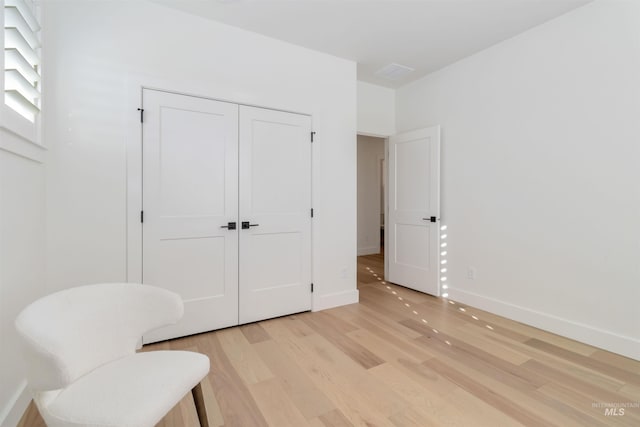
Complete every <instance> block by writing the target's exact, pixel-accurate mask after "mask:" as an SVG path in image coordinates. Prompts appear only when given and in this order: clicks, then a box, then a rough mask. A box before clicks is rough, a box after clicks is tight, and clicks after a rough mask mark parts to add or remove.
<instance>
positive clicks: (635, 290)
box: [397, 1, 640, 359]
mask: <svg viewBox="0 0 640 427" xmlns="http://www.w3.org/2000/svg"><path fill="white" fill-rule="evenodd" d="M638 28H640V4H639V3H638V2H635V3H634V2H608V1H597V2H594V3H591V4H588V5H586V6H584V7H582V8H579V9H577V10H575V11H573V12H570V13H568V14H566V15H564V16H561V17H559V18H557V19H555V20H553V21H550V22H548V23H546V24H544V25H541V26H539V27H537V28H534V29H532V30H530V31H528V32H526V33H523V34H521V35H519V36H517V37H514V38H512V39H510V40H508V41H505V42H503V43H501V44H498V45H496V46H494V47H492V48H490V49H487V50H485V51H483V52H481V53H478V54H476V55H474V56H472V57H469V58H467V59H464V60H462V61H460V62H458V63H456V64H454V65H452V66H449V67H447V68H445V69H443V70H441V71H439V72H436V73H434V74H432V75H430V76H427V77H426V78H424V79H421V80H419V81H416V82H414V83H412V84H410V85H407V86H405V87H402V88H401V89H399V90H398V94H397V123H398V129H399V130H400V131H405V130H409V129H414V128H419V127H424V126H430V125H435V124H440V125H442V147H443V156H442V175H443V176H442V183H443V192H442V195H443V200H442V202H443V204H442V206H443V208H442V217H443V220H444V222H445V223H446V224H447V225H448V226H449V230H448V234H449V238H450V240H449V265H450V267H451V268H450V274H449V279H450V284H451V286H452V289H451V290H450V292H449V293H450V295H451V297H452V298H453V299H454V300H459V301H462V302H465V303H468V304H471V305H475V306H477V307H480V308H485V309H487V310H489V311H493V312H497V313H499V314H503V315H507V316H508V317H512V318H514V319H516V320H520V321H523V322H525V323H529V324H532V325H535V326H538V327H541V328H543V329H548V330H550V331H553V332H556V333H558V334H561V335H565V336H569V337H572V338H575V339H578V340H580V341H583V342H587V343H591V344H593V345H596V346H599V347H603V348H606V349H609V350H612V351H615V352H618V353H621V354H625V355H627V356H631V357H634V358H636V359H638V358H640V328H638V326H639V325H640V311H639V310H638V307H639V306H640V263H639V262H638V260H640V243H639V242H640V221H639V219H640V166H639V165H640V143H639V141H640V120H638V117H640V79H639V77H638V76H640V36H639V33H638ZM468 267H474V268H475V269H476V279H475V280H470V279H468V278H467V268H468Z"/></svg>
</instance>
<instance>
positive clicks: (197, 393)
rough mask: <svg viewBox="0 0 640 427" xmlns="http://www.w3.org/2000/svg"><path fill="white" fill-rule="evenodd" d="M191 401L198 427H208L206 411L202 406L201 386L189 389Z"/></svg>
mask: <svg viewBox="0 0 640 427" xmlns="http://www.w3.org/2000/svg"><path fill="white" fill-rule="evenodd" d="M191 394H192V395H193V401H194V403H195V404H196V412H197V413H198V421H200V427H209V419H208V418H207V409H206V408H205V406H204V396H203V394H202V384H200V383H198V385H196V386H195V387H194V388H192V389H191Z"/></svg>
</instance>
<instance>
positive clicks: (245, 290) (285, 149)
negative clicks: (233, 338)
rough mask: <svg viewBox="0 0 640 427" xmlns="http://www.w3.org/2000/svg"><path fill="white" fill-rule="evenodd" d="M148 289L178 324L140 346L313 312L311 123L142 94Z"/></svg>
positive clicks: (153, 334)
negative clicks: (170, 304) (176, 306)
mask: <svg viewBox="0 0 640 427" xmlns="http://www.w3.org/2000/svg"><path fill="white" fill-rule="evenodd" d="M143 105H144V123H143V138H142V141H143V147H142V150H143V215H144V216H143V218H144V220H143V227H142V228H143V282H144V283H145V284H149V285H155V286H159V287H162V288H166V289H169V290H171V291H174V292H177V293H178V294H180V295H181V296H182V298H183V300H184V306H185V313H184V317H183V318H182V320H181V321H180V322H179V323H178V324H176V325H172V326H169V327H165V328H162V329H159V330H157V331H154V332H151V333H149V334H147V335H145V337H144V342H145V343H149V342H154V341H160V340H164V339H169V338H174V337H179V336H185V335H191V334H195V333H200V332H205V331H210V330H214V329H219V328H224V327H228V326H233V325H238V324H243V323H249V322H254V321H257V320H262V319H267V318H271V317H277V316H282V315H285V314H291V313H297V312H301V311H306V310H309V309H310V308H311V215H310V209H311V144H310V140H309V136H310V132H311V118H310V117H309V116H305V115H300V114H293V113H285V112H281V111H274V110H269V109H263V108H255V107H248V106H242V105H237V104H233V103H228V102H220V101H214V100H210V99H205V98H198V97H192V96H185V95H178V94H174V93H168V92H162V91H155V90H147V89H145V90H144V91H143Z"/></svg>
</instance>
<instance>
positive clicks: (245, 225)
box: [242, 221, 260, 230]
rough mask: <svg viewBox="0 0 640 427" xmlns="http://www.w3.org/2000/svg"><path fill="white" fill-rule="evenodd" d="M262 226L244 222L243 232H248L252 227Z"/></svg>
mask: <svg viewBox="0 0 640 427" xmlns="http://www.w3.org/2000/svg"><path fill="white" fill-rule="evenodd" d="M259 225H260V224H249V221H242V229H243V230H248V229H249V228H251V227H257V226H259Z"/></svg>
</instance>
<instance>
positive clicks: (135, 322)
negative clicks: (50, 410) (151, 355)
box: [16, 283, 183, 391]
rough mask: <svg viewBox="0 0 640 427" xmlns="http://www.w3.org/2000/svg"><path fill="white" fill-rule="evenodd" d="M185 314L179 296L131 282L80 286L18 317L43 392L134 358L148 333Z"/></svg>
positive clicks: (33, 382) (31, 370)
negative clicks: (112, 364) (116, 361)
mask: <svg viewBox="0 0 640 427" xmlns="http://www.w3.org/2000/svg"><path fill="white" fill-rule="evenodd" d="M182 314H183V304H182V299H181V298H180V296H179V295H177V294H175V293H173V292H170V291H167V290H164V289H160V288H156V287H153V286H148V285H139V284H131V283H105V284H99V285H88V286H80V287H77V288H71V289H67V290H64V291H61V292H56V293H54V294H51V295H48V296H46V297H44V298H41V299H39V300H37V301H35V302H33V303H32V304H30V305H29V306H27V307H26V308H25V309H24V310H23V311H22V312H21V313H20V314H19V315H18V317H17V318H16V328H17V330H18V332H19V334H20V335H21V336H22V338H23V341H24V342H25V351H26V353H25V356H26V357H25V362H26V364H27V379H28V381H29V385H30V386H31V387H32V388H33V389H34V390H37V391H45V390H56V389H60V388H64V387H66V386H67V385H68V384H70V383H72V382H74V381H75V380H76V379H77V378H79V377H80V376H82V375H84V374H86V373H88V372H90V371H92V370H93V369H95V368H97V367H98V366H101V365H103V364H105V363H108V362H110V361H112V360H115V359H118V358H121V357H124V356H127V355H130V354H133V353H134V352H135V350H136V345H137V344H138V342H139V340H140V338H141V337H142V335H143V334H144V333H146V332H148V331H150V330H152V329H155V328H158V327H161V326H165V325H169V324H172V323H176V322H177V321H178V320H179V319H180V318H181V317H182Z"/></svg>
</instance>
